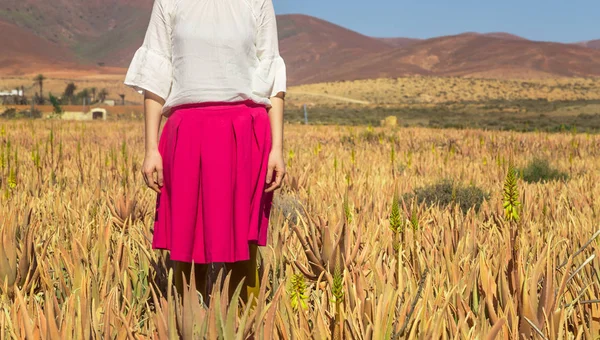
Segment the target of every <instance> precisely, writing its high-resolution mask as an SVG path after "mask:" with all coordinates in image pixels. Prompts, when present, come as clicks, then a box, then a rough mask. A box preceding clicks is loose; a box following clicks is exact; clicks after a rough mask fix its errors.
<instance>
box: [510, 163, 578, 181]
mask: <svg viewBox="0 0 600 340" xmlns="http://www.w3.org/2000/svg"><path fill="white" fill-rule="evenodd" d="M518 173H519V175H520V176H521V178H523V180H524V181H525V182H528V183H539V182H551V181H564V180H567V179H568V178H569V175H568V174H567V173H566V172H562V171H560V170H558V169H556V168H553V167H552V166H551V165H550V162H549V161H548V160H547V159H545V158H539V157H536V158H534V159H533V160H531V161H530V162H529V164H527V166H526V167H525V168H523V169H520V170H519V171H518Z"/></svg>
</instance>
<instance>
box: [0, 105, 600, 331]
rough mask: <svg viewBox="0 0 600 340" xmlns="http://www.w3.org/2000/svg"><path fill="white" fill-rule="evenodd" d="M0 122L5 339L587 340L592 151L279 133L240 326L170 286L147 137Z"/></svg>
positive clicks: (596, 318)
mask: <svg viewBox="0 0 600 340" xmlns="http://www.w3.org/2000/svg"><path fill="white" fill-rule="evenodd" d="M363 99H364V98H363ZM587 99H590V98H587ZM0 124H1V126H0V133H1V134H0V143H1V145H0V146H1V149H0V150H1V154H0V161H1V162H0V195H1V196H0V204H1V205H0V242H1V243H2V244H1V246H0V277H2V278H3V279H4V280H5V281H4V284H2V285H1V287H2V288H0V292H1V293H0V301H1V302H0V339H4V338H11V337H12V338H25V337H27V338H29V339H37V338H41V339H59V338H60V339H72V338H76V339H80V338H86V339H87V338H94V339H107V338H117V339H125V338H128V339H141V338H158V339H167V338H177V337H182V338H184V339H191V338H201V337H202V336H206V337H208V338H217V337H220V338H225V339H233V338H237V339H246V338H256V339H271V338H285V339H290V338H291V339H302V338H314V339H326V338H338V339H339V338H344V339H390V338H394V339H399V338H411V339H474V338H479V339H494V338H495V337H496V336H497V337H498V338H500V339H520V338H521V334H524V335H525V337H526V338H535V337H537V336H539V337H541V338H547V339H582V338H595V337H598V336H600V306H599V301H598V297H599V296H600V284H599V283H600V277H599V276H598V272H600V264H599V262H598V258H597V256H598V251H599V250H598V249H600V248H599V247H598V246H599V243H598V242H599V239H598V238H596V236H598V234H597V233H596V232H597V230H598V229H599V227H598V225H597V221H598V211H599V208H600V202H599V201H598V200H596V198H597V197H599V196H600V180H599V178H598V176H599V175H598V171H597V168H598V166H599V164H600V147H599V146H600V136H597V135H591V134H583V133H574V132H572V131H564V132H558V133H555V134H548V133H542V132H532V133H519V132H514V131H513V132H504V131H481V130H472V129H462V130H456V129H445V130H440V129H430V128H422V127H409V128H404V127H398V128H380V127H375V128H372V127H351V126H335V125H331V126H311V125H309V126H304V125H299V124H289V123H288V124H286V125H285V152H286V156H287V162H288V165H287V171H288V176H287V177H286V185H285V186H284V187H283V188H282V189H281V190H280V191H278V192H277V194H276V198H275V199H276V202H275V207H274V210H273V211H272V215H271V226H270V243H269V244H270V245H269V247H266V248H263V249H261V272H262V282H263V284H262V286H261V293H260V296H259V297H258V303H257V306H256V308H252V307H250V306H243V305H240V304H238V303H237V301H236V300H234V301H232V302H229V301H227V300H228V299H227V294H226V292H221V290H220V285H219V282H220V281H218V280H217V284H216V285H215V286H213V289H214V290H213V293H212V296H211V299H210V301H211V303H210V304H209V306H208V307H206V306H203V305H202V304H201V303H200V300H199V297H198V295H197V294H195V293H194V289H193V288H191V289H190V290H189V291H186V292H185V293H184V294H185V296H184V297H183V301H184V303H183V305H181V304H180V303H179V302H180V301H181V297H179V296H178V295H177V294H176V293H175V291H174V289H170V288H168V287H170V283H171V281H172V272H171V271H170V262H169V260H168V257H167V254H165V253H162V252H158V251H153V250H152V249H151V247H150V240H151V237H152V231H151V228H152V220H153V216H154V215H153V204H154V202H155V198H156V196H155V195H156V194H155V193H153V192H152V191H150V190H149V189H146V188H145V187H144V186H143V181H142V179H141V178H140V174H139V168H140V165H141V161H142V156H143V134H142V131H143V125H142V124H141V122H140V121H113V122H88V123H81V122H78V123H75V122H64V121H55V120H43V121H42V120H38V121H29V120H13V121H2V122H1V123H0ZM534 158H546V159H549V160H550V166H552V167H553V168H555V169H556V171H555V172H552V171H550V172H546V174H545V175H544V174H542V175H544V176H546V177H543V176H542V177H543V178H549V179H551V178H552V176H554V178H555V179H554V180H548V181H541V182H536V181H534V179H535V176H534V175H535V174H536V173H537V174H538V175H540V174H541V173H542V172H543V171H539V170H535V169H534V171H533V172H530V170H531V168H530V167H528V165H530V163H531V162H532V160H533V159H534ZM512 165H514V167H516V169H517V170H512V169H513V167H512ZM509 169H511V170H509ZM536 171H537V172H536ZM550 175H552V176H550ZM532 178H533V179H532ZM444 179H449V180H452V181H453V182H452V184H451V185H450V186H449V187H448V185H446V184H444V183H450V182H443V180H444ZM440 183H441V184H440ZM411 193H412V194H413V195H412V196H411ZM411 197H413V198H412V199H411ZM421 198H423V200H421ZM480 199H483V201H481V200H480ZM436 202H437V203H436ZM213 274H215V273H213ZM536 334H537V335H536Z"/></svg>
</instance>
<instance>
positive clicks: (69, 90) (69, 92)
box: [63, 82, 77, 104]
mask: <svg viewBox="0 0 600 340" xmlns="http://www.w3.org/2000/svg"><path fill="white" fill-rule="evenodd" d="M75 90H77V86H75V84H73V83H72V82H71V83H68V84H67V87H65V92H64V94H63V96H64V97H65V98H68V99H69V103H71V104H73V96H74V95H75Z"/></svg>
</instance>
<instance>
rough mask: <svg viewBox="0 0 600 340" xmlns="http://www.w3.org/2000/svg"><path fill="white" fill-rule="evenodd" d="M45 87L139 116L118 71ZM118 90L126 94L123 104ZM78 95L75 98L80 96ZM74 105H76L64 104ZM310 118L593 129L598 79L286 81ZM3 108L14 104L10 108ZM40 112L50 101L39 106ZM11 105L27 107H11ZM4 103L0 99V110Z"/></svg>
mask: <svg viewBox="0 0 600 340" xmlns="http://www.w3.org/2000/svg"><path fill="white" fill-rule="evenodd" d="M47 77H48V79H47V80H46V81H45V84H44V93H46V94H47V93H48V92H51V93H53V94H54V95H60V94H61V93H63V91H64V89H65V86H66V85H67V84H68V83H69V82H71V81H73V82H74V83H75V85H76V86H77V90H76V92H79V91H82V90H84V89H85V88H87V89H91V88H96V90H97V91H98V92H99V91H100V90H101V89H106V91H107V92H108V99H114V100H115V101H116V103H117V106H112V107H107V109H108V113H109V115H108V116H109V119H111V120H117V119H131V118H137V119H140V118H141V117H143V106H142V105H141V104H142V103H141V101H142V96H140V95H139V94H137V93H135V92H134V91H133V90H131V89H128V88H126V87H125V86H124V85H123V84H122V79H123V75H117V74H96V75H85V74H80V75H77V74H75V73H74V74H49V75H47ZM20 85H25V88H26V90H25V91H26V94H28V95H31V94H33V93H35V91H38V88H37V86H36V85H35V84H34V83H33V82H32V80H31V79H28V78H22V77H12V78H10V77H5V78H2V79H0V89H2V88H6V89H9V88H13V87H16V86H20ZM119 94H125V104H126V105H124V106H123V105H119V104H120V103H121V98H120V97H119ZM79 100H80V101H81V98H79ZM71 104H78V105H81V103H71ZM304 105H306V107H307V111H308V122H309V124H316V125H321V124H335V125H373V126H376V125H379V122H380V121H381V120H382V119H384V118H385V117H386V116H396V117H397V118H398V121H399V123H400V125H402V126H405V127H431V128H478V129H486V130H514V131H546V132H558V131H564V130H577V131H579V132H599V131H600V80H598V79H597V78H556V79H537V80H495V79H475V78H474V79H469V78H456V77H405V78H398V79H372V80H359V81H345V82H335V83H321V84H309V85H301V86H290V87H289V89H288V94H287V97H286V107H287V108H288V110H287V114H286V120H287V121H288V122H290V123H301V122H303V121H304V109H303V107H304ZM9 107H13V106H10V105H9ZM39 108H40V110H42V111H43V112H46V113H49V112H51V111H52V109H53V108H52V106H50V105H46V106H43V107H39ZM15 109H16V110H17V111H19V110H27V109H29V105H25V106H22V107H15ZM5 110H6V108H3V107H2V106H1V105H0V115H1V114H2V112H3V111H5Z"/></svg>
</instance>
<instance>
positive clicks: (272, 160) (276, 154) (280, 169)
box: [265, 149, 285, 192]
mask: <svg viewBox="0 0 600 340" xmlns="http://www.w3.org/2000/svg"><path fill="white" fill-rule="evenodd" d="M273 175H275V180H273ZM283 177H285V162H284V160H283V152H282V151H280V150H279V149H276V150H272V151H271V152H270V153H269V166H268V169H267V178H266V179H265V182H266V183H267V188H266V189H265V192H271V191H273V190H277V189H279V188H280V187H281V184H282V183H283Z"/></svg>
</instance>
